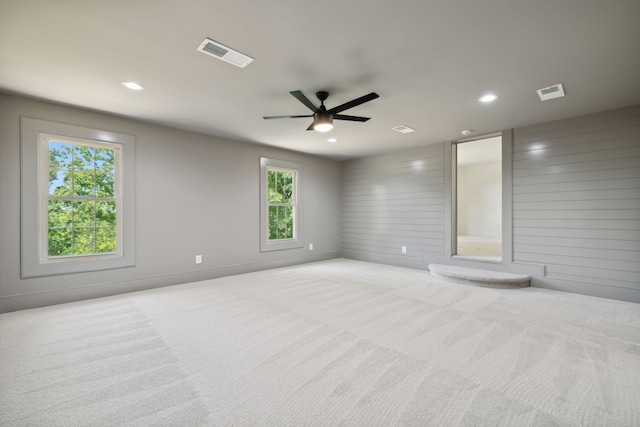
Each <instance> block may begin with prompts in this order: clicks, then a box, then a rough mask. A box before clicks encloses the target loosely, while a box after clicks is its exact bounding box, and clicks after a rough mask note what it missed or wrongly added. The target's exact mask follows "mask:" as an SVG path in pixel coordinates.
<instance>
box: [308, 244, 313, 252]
mask: <svg viewBox="0 0 640 427" xmlns="http://www.w3.org/2000/svg"><path fill="white" fill-rule="evenodd" d="M309 250H310V251H312V250H313V243H309Z"/></svg>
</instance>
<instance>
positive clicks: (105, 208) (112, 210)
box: [96, 202, 116, 227]
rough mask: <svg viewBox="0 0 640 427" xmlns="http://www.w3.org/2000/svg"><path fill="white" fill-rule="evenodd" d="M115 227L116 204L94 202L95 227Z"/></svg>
mask: <svg viewBox="0 0 640 427" xmlns="http://www.w3.org/2000/svg"><path fill="white" fill-rule="evenodd" d="M115 225H116V202H96V226H97V227H105V226H106V227H114V226H115Z"/></svg>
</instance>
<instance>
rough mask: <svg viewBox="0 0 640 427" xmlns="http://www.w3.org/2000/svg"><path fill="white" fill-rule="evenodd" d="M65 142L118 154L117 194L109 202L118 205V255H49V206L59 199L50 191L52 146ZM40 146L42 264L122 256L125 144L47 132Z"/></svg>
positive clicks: (116, 163)
mask: <svg viewBox="0 0 640 427" xmlns="http://www.w3.org/2000/svg"><path fill="white" fill-rule="evenodd" d="M50 142H61V143H68V144H72V145H75V146H84V147H93V148H106V149H109V150H113V152H114V166H115V177H114V178H115V182H114V195H113V197H111V198H109V201H113V202H115V204H116V250H115V252H109V253H104V254H95V253H94V254H82V255H63V256H57V257H52V256H49V248H48V233H49V212H48V208H47V206H48V204H49V201H50V200H55V199H58V197H56V196H52V195H51V194H50V190H49V153H50V151H49V143H50ZM40 144H41V145H40V147H39V148H38V161H39V166H38V167H39V171H38V173H39V179H40V180H41V182H39V191H40V197H41V199H42V200H41V201H40V204H39V206H38V209H39V211H40V230H39V231H40V235H39V236H38V242H39V244H40V262H41V263H46V262H67V261H69V260H70V259H71V258H83V259H85V260H86V259H89V258H96V259H99V258H111V257H118V256H122V240H123V236H122V226H121V223H122V161H121V151H122V144H114V143H111V142H102V141H90V140H86V139H80V138H70V137H64V136H60V135H52V134H47V133H40ZM69 199H76V200H88V199H93V200H94V201H98V200H100V198H98V197H93V198H76V197H69Z"/></svg>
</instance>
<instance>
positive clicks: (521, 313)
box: [0, 259, 640, 427]
mask: <svg viewBox="0 0 640 427" xmlns="http://www.w3.org/2000/svg"><path fill="white" fill-rule="evenodd" d="M0 417H1V419H0V424H1V425H3V426H4V425H6V426H76V425H87V426H109V425H127V426H149V425H175V426H196V425H220V426H230V425H241V426H245V425H247V426H248V425H265V426H266V425H268V426H276V425H292V426H305V425H319V426H333V425H354V426H355V425H362V426H373V425H379V426H392V425H421V426H425V425H427V426H429V425H433V426H484V425H486V426H500V425H504V426H530V425H532V426H553V425H574V426H589V425H593V426H625V427H627V426H638V425H640V306H639V305H638V304H633V303H625V302H620V301H611V300H606V299H598V298H591V297H586V296H581V295H572V294H567V293H560V292H553V291H546V290H541V289H535V288H524V289H509V290H503V289H488V288H477V287H472V286H466V285H460V284H453V283H449V282H444V281H440V280H438V279H434V278H431V277H430V276H429V273H428V272H426V271H419V270H411V269H404V268H398V267H389V266H383V265H377V264H370V263H364V262H358V261H352V260H345V259H337V260H332V261H326V262H321V263H314V264H306V265H301V266H296V267H289V268H283V269H276V270H269V271H264V272H258V273H252V274H246V275H240V276H234V277H227V278H222V279H217V280H210V281H205V282H199V283H192V284H187V285H180V286H173V287H167V288H162V289H156V290H152V291H146V292H139V293H131V294H127V295H121V296H116V297H110V298H103V299H99V300H91V301H85V302H79V303H72V304H64V305H59V306H52V307H46V308H42V309H35V310H26V311H22V312H15V313H7V314H3V315H0Z"/></svg>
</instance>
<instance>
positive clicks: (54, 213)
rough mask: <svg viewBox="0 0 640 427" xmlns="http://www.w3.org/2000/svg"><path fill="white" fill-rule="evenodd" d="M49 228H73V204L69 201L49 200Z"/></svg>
mask: <svg viewBox="0 0 640 427" xmlns="http://www.w3.org/2000/svg"><path fill="white" fill-rule="evenodd" d="M48 211H49V216H48V223H49V228H56V227H71V226H72V225H73V202H70V201H68V200H49V203H48Z"/></svg>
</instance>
